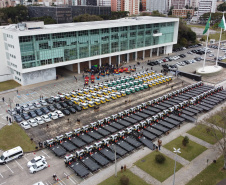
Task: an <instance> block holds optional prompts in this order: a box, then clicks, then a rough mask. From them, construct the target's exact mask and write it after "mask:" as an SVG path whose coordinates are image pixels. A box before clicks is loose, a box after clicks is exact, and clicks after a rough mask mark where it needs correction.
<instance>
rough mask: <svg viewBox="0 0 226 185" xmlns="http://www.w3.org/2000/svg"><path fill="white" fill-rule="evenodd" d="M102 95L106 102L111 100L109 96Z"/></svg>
mask: <svg viewBox="0 0 226 185" xmlns="http://www.w3.org/2000/svg"><path fill="white" fill-rule="evenodd" d="M103 97H104V98H105V100H106V102H109V101H111V98H110V96H103Z"/></svg>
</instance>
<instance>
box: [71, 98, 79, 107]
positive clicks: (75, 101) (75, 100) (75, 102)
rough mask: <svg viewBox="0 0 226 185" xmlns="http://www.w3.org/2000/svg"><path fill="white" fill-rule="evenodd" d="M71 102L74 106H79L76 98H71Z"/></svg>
mask: <svg viewBox="0 0 226 185" xmlns="http://www.w3.org/2000/svg"><path fill="white" fill-rule="evenodd" d="M71 101H72V102H74V104H76V105H79V103H80V101H79V99H78V98H72V99H71Z"/></svg>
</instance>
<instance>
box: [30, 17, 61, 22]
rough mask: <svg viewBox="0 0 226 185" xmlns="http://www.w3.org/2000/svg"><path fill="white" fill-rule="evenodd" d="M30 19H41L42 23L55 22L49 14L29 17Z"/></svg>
mask: <svg viewBox="0 0 226 185" xmlns="http://www.w3.org/2000/svg"><path fill="white" fill-rule="evenodd" d="M31 20H32V21H43V22H44V24H56V23H57V22H56V20H55V19H53V18H52V17H50V16H43V17H34V18H31Z"/></svg>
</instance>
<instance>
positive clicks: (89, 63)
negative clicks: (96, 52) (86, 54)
mask: <svg viewBox="0 0 226 185" xmlns="http://www.w3.org/2000/svg"><path fill="white" fill-rule="evenodd" d="M89 69H91V60H90V61H89Z"/></svg>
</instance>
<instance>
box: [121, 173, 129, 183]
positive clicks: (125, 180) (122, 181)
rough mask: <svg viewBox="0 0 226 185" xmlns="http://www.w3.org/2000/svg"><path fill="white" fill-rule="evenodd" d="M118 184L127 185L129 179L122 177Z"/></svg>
mask: <svg viewBox="0 0 226 185" xmlns="http://www.w3.org/2000/svg"><path fill="white" fill-rule="evenodd" d="M120 183H121V185H128V184H129V178H128V177H127V176H125V175H123V176H122V177H121V178H120Z"/></svg>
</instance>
